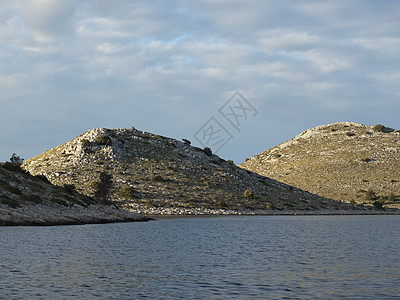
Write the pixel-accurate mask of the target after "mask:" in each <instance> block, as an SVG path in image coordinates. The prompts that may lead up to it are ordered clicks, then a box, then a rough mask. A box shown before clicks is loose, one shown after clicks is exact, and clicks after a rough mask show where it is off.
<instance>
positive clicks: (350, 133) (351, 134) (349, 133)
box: [346, 131, 356, 136]
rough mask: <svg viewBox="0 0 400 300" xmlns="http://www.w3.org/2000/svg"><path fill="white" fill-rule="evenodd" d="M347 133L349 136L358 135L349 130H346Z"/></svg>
mask: <svg viewBox="0 0 400 300" xmlns="http://www.w3.org/2000/svg"><path fill="white" fill-rule="evenodd" d="M346 135H347V136H354V135H356V134H355V133H354V132H350V131H348V132H346Z"/></svg>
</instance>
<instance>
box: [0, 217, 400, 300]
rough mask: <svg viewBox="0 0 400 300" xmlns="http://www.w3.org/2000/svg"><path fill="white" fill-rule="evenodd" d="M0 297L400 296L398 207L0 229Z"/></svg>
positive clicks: (276, 297)
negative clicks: (381, 211) (383, 211)
mask: <svg viewBox="0 0 400 300" xmlns="http://www.w3.org/2000/svg"><path fill="white" fill-rule="evenodd" d="M0 241H1V246H0V255H1V256H0V268H1V269H0V270H1V272H0V299H43V298H45V299H70V298H76V299H96V298H98V299H140V298H151V299H232V298H233V299H280V298H286V299H297V298H298V299H318V298H321V299H327V298H330V299H332V298H333V299H335V298H346V299H348V298H350V299H394V298H397V299H399V298H400V216H263V217H243V216H242V217H240V216H237V217H206V218H180V219H165V220H158V221H153V222H149V223H125V224H107V225H85V226H60V227H3V228H0Z"/></svg>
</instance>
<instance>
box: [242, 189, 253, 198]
mask: <svg viewBox="0 0 400 300" xmlns="http://www.w3.org/2000/svg"><path fill="white" fill-rule="evenodd" d="M243 196H244V197H245V198H249V199H251V198H253V197H254V193H253V191H252V190H250V189H248V190H245V191H244V193H243Z"/></svg>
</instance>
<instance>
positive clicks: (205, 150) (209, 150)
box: [203, 147, 212, 156]
mask: <svg viewBox="0 0 400 300" xmlns="http://www.w3.org/2000/svg"><path fill="white" fill-rule="evenodd" d="M203 151H204V153H205V154H206V155H207V156H211V155H212V151H211V149H210V148H209V147H205V148H204V149H203Z"/></svg>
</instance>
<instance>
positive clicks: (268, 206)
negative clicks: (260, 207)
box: [265, 202, 275, 209]
mask: <svg viewBox="0 0 400 300" xmlns="http://www.w3.org/2000/svg"><path fill="white" fill-rule="evenodd" d="M265 208H266V209H275V205H274V204H273V203H271V202H267V203H266V204H265Z"/></svg>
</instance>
